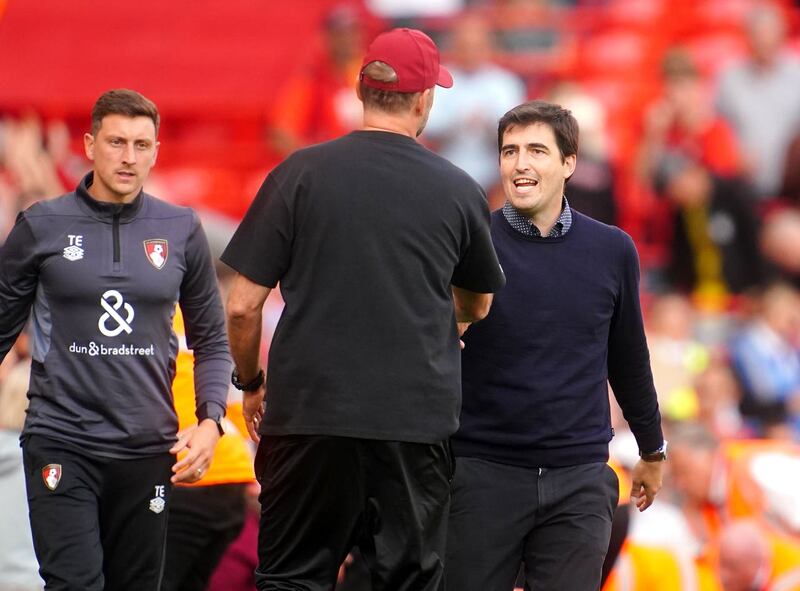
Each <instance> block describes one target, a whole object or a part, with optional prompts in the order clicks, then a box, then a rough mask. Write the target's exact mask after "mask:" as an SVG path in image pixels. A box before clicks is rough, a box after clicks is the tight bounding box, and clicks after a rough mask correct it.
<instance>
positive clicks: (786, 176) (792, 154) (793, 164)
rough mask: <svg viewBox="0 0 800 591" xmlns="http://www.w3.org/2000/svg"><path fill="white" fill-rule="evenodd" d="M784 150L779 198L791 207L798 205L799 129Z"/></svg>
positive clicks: (799, 191)
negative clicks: (782, 198)
mask: <svg viewBox="0 0 800 591" xmlns="http://www.w3.org/2000/svg"><path fill="white" fill-rule="evenodd" d="M795 131H796V135H795V136H794V138H793V139H792V141H791V142H790V143H789V147H788V148H787V150H786V163H785V165H784V170H783V185H782V188H781V192H780V195H781V197H785V198H787V199H788V200H789V201H791V203H792V204H793V205H800V129H797V130H795Z"/></svg>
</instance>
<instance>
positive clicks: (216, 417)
mask: <svg viewBox="0 0 800 591" xmlns="http://www.w3.org/2000/svg"><path fill="white" fill-rule="evenodd" d="M196 414H197V423H198V424H199V423H200V422H201V421H205V420H206V419H211V420H212V421H214V422H215V423H216V424H217V431H219V436H220V437H222V436H223V435H225V429H223V428H222V415H221V414H219V413H218V412H215V413H213V414H209V412H208V404H203V405H202V406H201V407H200V408H199V409H198V410H197V413H196Z"/></svg>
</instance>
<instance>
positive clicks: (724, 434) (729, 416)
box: [694, 361, 745, 439]
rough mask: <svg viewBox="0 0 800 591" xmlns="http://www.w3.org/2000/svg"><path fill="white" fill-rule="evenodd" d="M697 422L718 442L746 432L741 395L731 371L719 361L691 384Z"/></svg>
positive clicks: (707, 368)
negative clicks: (694, 395) (692, 385)
mask: <svg viewBox="0 0 800 591" xmlns="http://www.w3.org/2000/svg"><path fill="white" fill-rule="evenodd" d="M694 391H695V394H696V396H697V420H698V422H699V423H700V424H702V425H703V426H705V427H706V428H707V429H708V430H709V431H711V433H713V434H714V435H715V436H716V437H718V438H719V439H733V438H737V437H742V436H743V435H744V433H745V430H744V423H743V420H742V415H741V412H740V411H739V405H740V404H741V401H742V392H741V387H740V386H739V382H738V380H737V379H736V375H735V374H734V372H733V370H732V369H731V368H730V367H729V366H728V365H727V364H726V363H722V362H720V361H716V362H713V363H711V364H710V365H709V366H708V367H706V369H705V370H704V371H703V372H702V373H701V374H699V375H698V376H697V377H696V378H695V381H694Z"/></svg>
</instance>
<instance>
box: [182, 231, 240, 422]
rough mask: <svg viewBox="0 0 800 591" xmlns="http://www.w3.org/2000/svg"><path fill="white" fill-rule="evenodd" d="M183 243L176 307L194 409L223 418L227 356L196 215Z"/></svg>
mask: <svg viewBox="0 0 800 591" xmlns="http://www.w3.org/2000/svg"><path fill="white" fill-rule="evenodd" d="M192 224H193V228H192V231H191V234H190V235H189V239H188V240H187V243H186V274H185V275H184V277H183V281H182V282H181V295H180V306H181V311H182V312H183V318H184V324H185V327H186V343H187V345H188V346H189V348H190V349H192V351H193V353H194V383H195V397H196V408H198V409H199V408H200V407H201V406H202V405H203V404H206V405H207V406H206V408H207V409H208V411H209V412H210V411H211V410H212V407H214V408H215V409H216V410H217V411H219V413H220V416H224V415H225V408H226V407H227V401H228V383H229V380H230V373H231V366H232V362H231V357H230V351H229V350H228V338H227V334H226V332H225V314H224V312H223V309H222V301H221V300H220V295H219V288H218V284H217V276H216V273H215V272H214V265H213V262H212V257H211V250H210V248H209V246H208V240H206V235H205V232H203V227H202V226H201V225H200V220H199V219H197V216H196V215H194V216H193V217H192Z"/></svg>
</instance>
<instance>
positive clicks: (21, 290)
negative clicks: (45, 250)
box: [0, 213, 39, 361]
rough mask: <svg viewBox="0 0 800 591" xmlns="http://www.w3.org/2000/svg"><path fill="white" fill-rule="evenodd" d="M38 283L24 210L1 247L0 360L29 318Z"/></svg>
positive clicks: (36, 257) (33, 243) (32, 236)
mask: <svg viewBox="0 0 800 591" xmlns="http://www.w3.org/2000/svg"><path fill="white" fill-rule="evenodd" d="M38 283H39V256H38V254H37V249H36V240H35V238H34V235H33V230H32V229H31V226H30V223H29V222H28V220H27V219H26V217H25V214H24V213H20V214H19V215H18V216H17V221H16V223H15V224H14V227H13V228H12V230H11V233H10V234H9V235H8V239H7V240H6V242H5V244H3V247H2V249H0V361H2V360H3V359H5V356H6V354H7V353H8V351H9V350H10V349H11V347H12V346H13V345H14V341H16V340H17V336H19V333H20V332H21V331H22V329H23V327H24V326H25V322H26V321H27V320H28V315H29V314H30V310H31V306H32V305H33V300H34V297H35V296H36V287H37V285H38Z"/></svg>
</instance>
